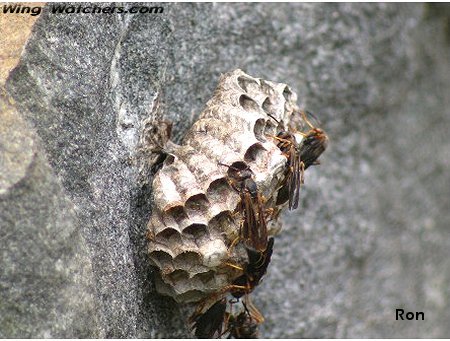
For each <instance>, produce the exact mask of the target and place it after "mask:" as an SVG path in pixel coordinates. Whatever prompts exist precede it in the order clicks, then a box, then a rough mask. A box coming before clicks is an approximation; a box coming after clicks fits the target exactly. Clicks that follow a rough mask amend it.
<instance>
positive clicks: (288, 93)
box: [283, 85, 292, 102]
mask: <svg viewBox="0 0 450 341" xmlns="http://www.w3.org/2000/svg"><path fill="white" fill-rule="evenodd" d="M283 97H284V99H285V100H286V102H290V101H291V100H292V91H291V88H289V87H288V86H287V85H286V87H285V88H284V90H283Z"/></svg>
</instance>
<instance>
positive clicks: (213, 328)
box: [189, 298, 227, 339]
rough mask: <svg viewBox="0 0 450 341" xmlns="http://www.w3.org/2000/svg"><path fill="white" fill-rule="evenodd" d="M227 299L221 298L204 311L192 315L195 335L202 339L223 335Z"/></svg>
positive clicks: (191, 320)
mask: <svg viewBox="0 0 450 341" xmlns="http://www.w3.org/2000/svg"><path fill="white" fill-rule="evenodd" d="M226 309H227V300H226V298H221V299H220V300H218V301H217V302H216V303H214V304H213V305H212V306H211V307H210V308H209V309H208V310H206V311H205V312H204V313H200V312H198V311H196V312H194V314H193V315H192V316H191V317H190V319H189V321H190V322H191V323H192V329H194V330H195V332H194V333H195V336H196V337H198V338H200V339H212V338H214V337H220V336H222V335H223V334H222V328H223V324H224V321H225V318H226V314H227V312H226Z"/></svg>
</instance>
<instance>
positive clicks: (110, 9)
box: [2, 3, 164, 16]
mask: <svg viewBox="0 0 450 341" xmlns="http://www.w3.org/2000/svg"><path fill="white" fill-rule="evenodd" d="M49 10H50V13H52V14H74V13H82V14H114V13H118V14H120V13H130V14H138V13H141V14H146V13H147V14H160V13H163V12H164V7H161V6H152V7H149V6H134V7H129V8H126V7H123V6H105V7H103V6H97V5H93V6H81V5H78V6H73V5H51V6H49ZM41 12H42V7H41V6H34V7H32V6H23V5H21V4H17V3H15V4H14V3H13V4H11V5H9V4H4V5H3V8H2V13H3V14H18V13H21V14H30V15H31V16H37V15H40V14H41Z"/></svg>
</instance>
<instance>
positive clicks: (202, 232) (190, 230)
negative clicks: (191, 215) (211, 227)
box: [183, 224, 209, 240]
mask: <svg viewBox="0 0 450 341" xmlns="http://www.w3.org/2000/svg"><path fill="white" fill-rule="evenodd" d="M183 233H184V234H188V235H191V236H193V237H194V239H196V240H197V239H201V238H203V237H205V236H208V235H209V232H208V226H206V225H204V224H191V225H189V226H187V227H186V228H185V229H184V230H183Z"/></svg>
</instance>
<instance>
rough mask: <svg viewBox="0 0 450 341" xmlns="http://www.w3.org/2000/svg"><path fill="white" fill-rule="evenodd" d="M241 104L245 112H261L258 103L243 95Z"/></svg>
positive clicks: (240, 100) (240, 98)
mask: <svg viewBox="0 0 450 341" xmlns="http://www.w3.org/2000/svg"><path fill="white" fill-rule="evenodd" d="M239 104H240V105H241V107H242V108H243V109H244V110H245V111H253V112H259V109H260V108H259V105H258V103H256V101H255V100H254V99H253V98H251V97H249V96H247V95H241V96H240V97H239Z"/></svg>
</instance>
